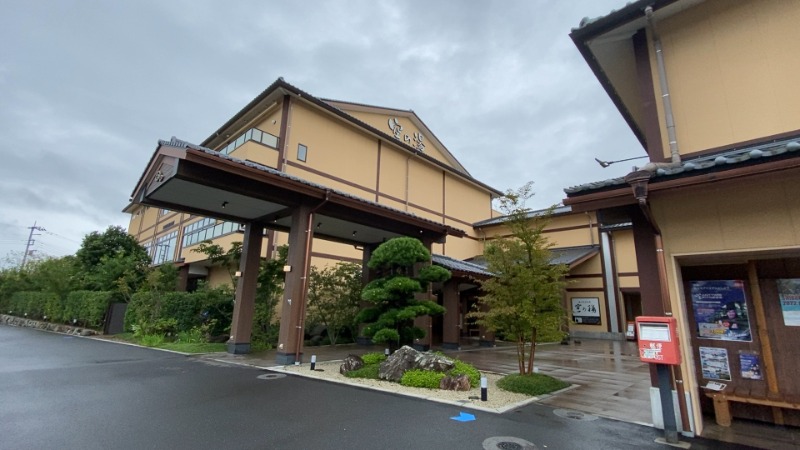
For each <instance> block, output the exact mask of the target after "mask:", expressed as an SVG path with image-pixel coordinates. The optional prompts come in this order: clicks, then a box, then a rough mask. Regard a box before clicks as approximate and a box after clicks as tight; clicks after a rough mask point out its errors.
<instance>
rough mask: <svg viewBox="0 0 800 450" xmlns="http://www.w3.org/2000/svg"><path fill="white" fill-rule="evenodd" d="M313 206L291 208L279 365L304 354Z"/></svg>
mask: <svg viewBox="0 0 800 450" xmlns="http://www.w3.org/2000/svg"><path fill="white" fill-rule="evenodd" d="M310 216H311V207H309V206H305V205H304V206H300V207H297V208H295V209H294V211H292V228H291V230H289V254H288V256H287V258H286V264H287V265H288V266H289V267H291V270H290V271H289V272H287V273H286V281H285V287H284V291H283V304H282V305H281V329H280V332H279V334H278V352H277V356H276V362H277V363H278V364H282V365H286V364H294V363H295V362H300V361H301V360H302V355H303V326H304V322H305V317H303V316H304V314H305V305H304V303H305V299H306V296H305V292H304V289H305V287H306V286H305V284H304V275H305V274H306V270H304V269H305V268H307V266H308V264H309V261H308V258H309V255H310V254H311V248H310V246H311V243H310V242H311V237H312V236H309V235H308V233H313V230H312V229H311V222H310V220H309V219H310Z"/></svg>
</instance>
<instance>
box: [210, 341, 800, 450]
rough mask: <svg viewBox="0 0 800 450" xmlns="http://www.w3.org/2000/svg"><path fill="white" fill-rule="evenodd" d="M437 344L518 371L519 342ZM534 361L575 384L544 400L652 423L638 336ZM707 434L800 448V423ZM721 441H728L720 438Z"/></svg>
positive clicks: (341, 351) (549, 349)
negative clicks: (458, 345)
mask: <svg viewBox="0 0 800 450" xmlns="http://www.w3.org/2000/svg"><path fill="white" fill-rule="evenodd" d="M433 350H438V351H442V352H443V353H445V354H447V355H450V356H453V357H456V358H458V359H460V360H462V361H465V362H468V363H470V364H472V365H474V366H475V367H476V368H478V369H479V370H481V371H487V372H494V373H500V374H511V373H518V372H519V369H518V363H517V352H516V347H515V346H514V344H512V343H508V342H501V341H498V342H497V344H496V345H495V346H494V347H480V346H477V345H474V344H472V343H471V342H468V341H465V342H462V346H461V348H460V349H459V350H447V349H439V348H436V347H434V348H433ZM374 351H379V352H382V351H383V348H381V347H378V346H360V345H356V344H345V345H336V346H321V347H306V348H305V349H304V355H303V358H302V361H303V362H308V361H310V358H311V355H316V356H317V361H318V362H322V361H335V360H341V359H344V358H345V357H346V356H347V355H348V354H351V353H354V354H358V355H361V354H364V353H367V352H374ZM214 358H215V359H218V360H224V361H226V362H230V363H234V364H243V365H250V366H258V367H273V366H276V365H277V364H276V362H275V361H276V352H275V351H274V350H271V351H266V352H262V353H258V354H249V355H231V354H228V353H216V354H214ZM534 366H535V368H536V370H538V372H539V373H543V374H547V375H550V376H553V377H556V378H559V379H561V380H564V381H568V382H570V383H572V384H573V385H574V387H573V388H572V389H568V390H564V391H562V392H560V393H558V394H557V395H551V396H546V397H544V398H542V399H540V400H539V401H538V403H539V404H543V405H548V406H550V407H553V408H558V409H564V410H572V411H580V412H584V413H587V414H592V415H595V416H599V417H605V418H610V419H615V420H619V421H623V422H628V423H635V424H640V425H648V426H652V424H653V416H652V410H651V405H650V370H649V368H648V367H647V364H645V363H642V362H641V361H640V360H639V356H638V351H637V346H636V342H633V341H611V340H601V339H580V340H572V341H570V342H569V344H567V345H562V344H559V343H553V344H542V345H537V346H536V354H535V357H534ZM703 435H704V436H705V437H708V438H711V439H715V440H719V441H724V442H728V443H733V444H739V445H741V444H743V445H747V446H752V447H753V448H769V449H784V448H786V449H790V448H791V449H794V448H800V430H798V429H797V428H793V427H778V426H774V425H771V424H765V423H759V422H752V421H744V420H737V421H736V423H735V424H734V426H732V427H727V428H726V427H720V426H718V425H717V424H716V423H715V422H714V419H713V417H707V418H705V421H704V431H703ZM720 445H721V446H725V445H727V444H724V443H722V442H721V443H720Z"/></svg>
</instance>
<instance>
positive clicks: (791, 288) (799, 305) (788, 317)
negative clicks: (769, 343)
mask: <svg viewBox="0 0 800 450" xmlns="http://www.w3.org/2000/svg"><path fill="white" fill-rule="evenodd" d="M778 297H779V298H780V300H781V311H782V312H783V324H784V325H786V326H787V327H800V278H786V279H782V280H778Z"/></svg>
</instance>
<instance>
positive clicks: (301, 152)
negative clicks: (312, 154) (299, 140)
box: [297, 144, 308, 162]
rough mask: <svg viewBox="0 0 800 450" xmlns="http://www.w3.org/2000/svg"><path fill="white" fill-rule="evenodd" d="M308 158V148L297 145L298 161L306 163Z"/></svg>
mask: <svg viewBox="0 0 800 450" xmlns="http://www.w3.org/2000/svg"><path fill="white" fill-rule="evenodd" d="M307 156H308V147H306V146H305V145H303V144H297V160H298V161H303V162H306V157H307Z"/></svg>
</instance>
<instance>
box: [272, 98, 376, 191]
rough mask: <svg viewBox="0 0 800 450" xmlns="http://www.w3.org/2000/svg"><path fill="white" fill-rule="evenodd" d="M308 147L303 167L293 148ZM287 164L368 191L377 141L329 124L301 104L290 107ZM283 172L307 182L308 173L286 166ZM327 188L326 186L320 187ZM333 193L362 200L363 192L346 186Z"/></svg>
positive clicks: (327, 117) (372, 186) (328, 119)
mask: <svg viewBox="0 0 800 450" xmlns="http://www.w3.org/2000/svg"><path fill="white" fill-rule="evenodd" d="M298 144H303V145H305V146H306V147H308V157H307V160H306V162H305V163H303V162H299V161H298V160H297V145H298ZM286 157H287V159H288V160H289V161H295V162H298V164H300V165H301V166H307V167H310V168H313V169H316V170H318V171H322V172H325V173H326V174H328V175H329V176H331V177H335V178H340V179H343V180H347V181H349V182H351V183H354V184H356V185H359V186H362V187H364V188H368V189H373V190H374V189H375V183H376V175H375V170H376V167H377V166H378V141H377V139H375V138H370V137H368V136H367V135H366V134H363V133H359V132H356V131H355V128H353V127H350V126H347V125H344V124H343V123H342V122H340V121H338V120H333V119H332V117H331V116H330V115H328V114H325V113H321V112H320V111H318V110H316V109H312V108H311V107H309V106H306V105H305V104H303V103H301V102H294V103H293V106H292V130H291V134H290V135H289V147H288V152H287V155H286ZM286 172H288V173H290V174H293V175H296V176H299V177H301V178H306V179H310V178H311V176H310V174H309V173H308V172H306V171H304V170H302V168H297V167H293V166H289V167H287V168H286ZM324 184H326V185H328V183H327V182H326V183H324ZM337 189H341V190H343V191H345V192H351V193H353V194H355V195H359V196H362V197H363V196H364V192H363V191H361V190H359V189H355V190H354V188H352V187H347V185H343V184H342V185H340V187H337Z"/></svg>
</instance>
